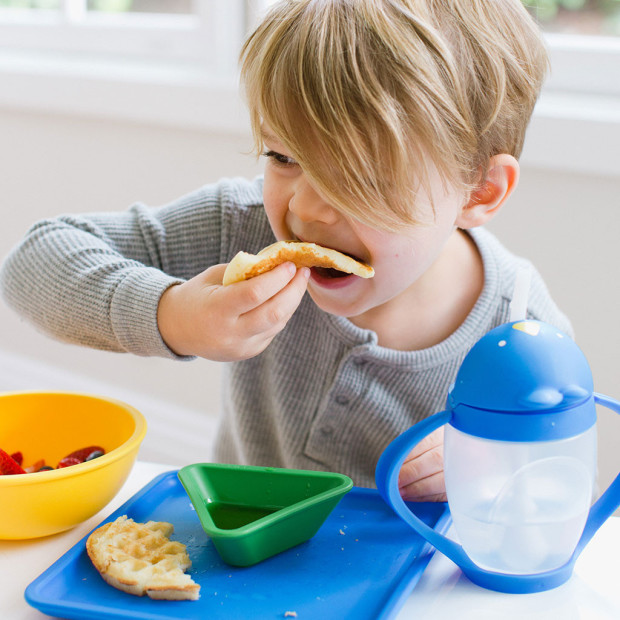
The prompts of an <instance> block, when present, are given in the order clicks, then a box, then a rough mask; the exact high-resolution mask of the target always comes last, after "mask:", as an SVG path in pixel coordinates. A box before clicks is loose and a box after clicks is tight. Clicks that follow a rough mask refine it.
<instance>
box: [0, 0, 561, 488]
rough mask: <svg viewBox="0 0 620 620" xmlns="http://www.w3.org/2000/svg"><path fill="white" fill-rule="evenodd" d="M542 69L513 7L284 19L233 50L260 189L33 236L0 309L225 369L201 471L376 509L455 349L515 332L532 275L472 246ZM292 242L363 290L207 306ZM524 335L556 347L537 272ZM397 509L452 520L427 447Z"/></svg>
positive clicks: (112, 345) (411, 0) (280, 276)
mask: <svg viewBox="0 0 620 620" xmlns="http://www.w3.org/2000/svg"><path fill="white" fill-rule="evenodd" d="M546 66H547V57H546V54H545V50H544V46H543V44H542V43H541V39H540V35H539V33H538V31H537V28H536V26H535V24H534V23H533V22H532V20H531V19H530V17H529V16H528V14H527V13H526V11H525V10H524V9H523V7H522V6H521V3H520V2H519V0H494V1H493V2H489V1H488V0H433V1H431V0H426V1H424V0H390V1H388V0H356V1H355V2H352V1H350V0H289V1H284V2H281V3H279V4H278V5H276V6H275V7H274V8H273V9H272V10H271V12H270V13H269V14H268V15H267V17H266V18H265V19H264V21H263V22H262V23H261V24H260V26H259V27H258V28H257V29H256V31H255V32H254V33H253V34H252V35H251V36H250V37H249V39H248V41H247V42H246V44H245V46H244V48H243V51H242V78H243V83H244V86H245V94H246V98H247V102H248V105H249V110H250V114H251V119H252V127H253V131H254V135H255V139H256V143H257V147H258V148H259V149H260V152H262V153H263V155H264V156H265V158H266V163H265V174H264V178H258V179H256V180H254V181H246V180H242V179H228V180H222V181H220V182H219V183H216V184H214V185H207V186H206V187H203V188H201V189H199V190H197V191H195V192H193V193H191V194H188V195H186V196H184V197H182V198H180V199H179V200H177V201H175V202H174V203H172V204H169V205H166V206H163V207H160V208H155V209H153V208H148V207H146V206H144V205H141V204H138V205H135V206H133V207H132V208H131V209H129V210H128V211H126V212H123V213H110V214H89V215H79V216H78V215H76V216H72V215H65V216H62V217H58V218H56V219H52V220H47V221H42V222H39V223H37V224H36V225H35V226H34V227H33V228H32V229H31V230H30V231H29V232H28V234H27V235H26V237H25V239H24V240H23V241H22V242H21V244H20V245H19V246H18V247H17V248H16V249H15V250H14V251H13V252H12V253H11V255H10V256H9V257H8V258H7V260H6V261H5V263H4V266H3V271H2V278H1V280H2V289H3V294H4V297H5V299H6V301H7V303H9V304H10V305H11V306H12V307H13V308H14V309H15V310H16V311H17V312H18V313H20V314H21V315H22V316H24V317H26V318H28V319H30V320H31V321H32V322H33V323H35V324H37V325H38V326H39V327H41V328H43V329H45V330H46V331H47V332H48V333H49V334H50V335H52V336H54V337H56V338H59V339H61V340H64V341H68V342H73V343H78V344H82V345H86V346H90V347H97V348H100V349H106V350H113V351H126V352H131V353H134V354H137V355H158V356H163V357H169V358H172V359H190V358H191V357H193V356H200V357H204V358H207V359H211V360H219V361H223V362H227V364H226V365H225V370H224V380H225V388H224V392H223V403H222V416H221V426H220V430H219V435H218V439H217V442H216V453H215V455H214V458H215V460H217V461H220V462H234V463H246V464H252V465H265V466H278V467H292V468H300V469H317V470H331V471H338V472H342V473H345V474H348V475H350V476H351V477H352V478H353V480H354V483H355V484H356V485H359V486H373V485H374V470H375V466H376V463H377V460H378V458H379V456H380V455H381V453H382V451H383V450H384V448H385V447H386V446H387V444H388V443H389V442H390V441H391V440H392V439H394V438H395V437H396V436H397V435H399V434H400V433H402V432H403V431H405V430H406V429H407V428H409V427H410V426H411V425H413V424H414V423H416V422H417V421H419V420H421V419H423V418H425V417H427V416H429V415H431V414H432V413H435V412H437V411H440V410H442V409H443V408H444V404H445V401H446V396H447V391H448V387H449V385H450V384H451V382H452V381H453V380H454V377H455V374H456V371H457V370H458V368H459V365H460V363H461V361H462V360H463V358H464V356H465V355H466V353H467V352H468V350H469V349H470V348H471V346H472V345H473V344H474V343H475V342H476V341H477V340H478V339H479V338H480V337H482V336H483V335H484V334H485V333H486V332H487V331H489V330H490V329H492V328H493V327H495V326H497V325H498V324H500V323H502V322H504V321H506V320H508V317H509V304H510V301H511V293H512V290H513V286H514V281H515V275H516V272H517V270H518V269H519V268H520V267H522V266H523V265H525V264H527V263H526V261H524V260H523V259H520V258H517V257H515V256H514V255H512V254H511V253H509V252H508V251H507V250H506V249H505V248H504V247H503V246H502V245H501V244H500V243H499V242H498V241H497V240H496V239H495V238H494V237H493V236H492V235H491V234H490V233H489V232H487V231H486V230H485V229H484V228H481V226H482V225H483V224H486V223H487V222H488V221H489V220H490V219H491V218H492V217H494V216H495V215H496V213H497V212H498V210H499V209H500V207H501V206H502V205H503V204H504V202H505V200H506V199H507V198H508V197H509V196H510V194H511V193H512V191H513V190H514V189H515V187H516V185H517V181H518V178H519V165H518V163H517V158H518V156H519V154H520V151H521V148H522V143H523V139H524V134H525V130H526V126H527V123H528V121H529V118H530V114H531V112H532V109H533V107H534V103H535V101H536V98H537V96H538V93H539V90H540V87H541V83H542V81H543V79H544V75H545V72H546ZM285 239H293V240H302V241H309V242H315V243H318V244H321V245H324V246H327V247H330V248H334V249H337V250H340V251H343V252H345V253H347V254H349V255H351V256H353V257H356V258H358V259H360V260H362V261H364V262H366V263H369V264H370V265H372V267H374V270H375V276H374V277H373V278H371V279H361V278H358V277H356V276H353V275H350V276H342V277H337V274H334V273H332V272H329V271H325V270H320V269H312V270H311V271H310V270H308V269H307V268H302V269H296V268H295V266H294V265H293V264H291V263H286V264H283V265H280V266H279V267H277V268H275V269H274V270H273V271H270V272H268V273H265V274H263V275H260V276H258V277H256V278H253V279H251V280H247V281H243V282H239V283H235V284H232V285H230V286H222V276H223V273H224V269H225V264H226V263H228V262H229V261H230V260H231V258H232V257H233V256H234V255H235V254H236V253H237V252H238V251H239V250H245V251H247V252H251V253H257V252H258V251H259V250H261V249H262V248H263V247H265V246H266V245H268V244H270V243H272V242H274V241H275V240H285ZM306 291H307V293H308V295H305V293H306ZM528 316H529V317H531V318H536V319H540V320H543V321H547V322H549V323H552V324H554V325H556V326H557V327H558V328H560V329H562V330H564V331H566V332H568V333H571V327H570V324H569V323H568V321H567V319H566V318H565V316H564V315H563V314H562V313H561V312H560V311H559V310H558V308H557V307H556V305H555V304H554V302H553V301H552V299H551V297H550V295H549V293H548V291H547V289H546V287H545V285H544V284H543V282H542V280H541V278H540V276H539V275H538V273H537V272H534V276H533V281H532V288H531V291H530V296H529V307H528ZM400 486H401V491H402V494H403V496H404V497H405V498H407V499H417V500H441V499H444V498H445V495H444V484H443V474H442V436H441V433H440V432H436V433H434V434H433V435H431V436H430V438H428V439H427V440H426V441H425V443H423V444H421V445H420V446H418V447H417V448H416V449H415V450H414V451H413V452H412V454H411V455H410V457H409V459H408V460H407V462H406V463H405V465H404V467H403V470H402V472H401V476H400Z"/></svg>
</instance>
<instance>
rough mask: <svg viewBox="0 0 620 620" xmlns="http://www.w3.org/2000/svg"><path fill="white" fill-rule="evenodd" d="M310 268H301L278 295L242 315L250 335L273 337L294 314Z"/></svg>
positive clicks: (305, 286)
mask: <svg viewBox="0 0 620 620" xmlns="http://www.w3.org/2000/svg"><path fill="white" fill-rule="evenodd" d="M308 276H309V270H308V269H307V268H302V269H299V270H298V272H297V273H296V274H295V276H294V277H293V279H292V280H291V281H290V282H289V283H288V284H287V285H286V286H285V287H284V288H283V289H282V290H281V291H279V292H278V293H277V294H276V295H274V296H273V297H271V298H270V299H268V300H267V301H266V302H265V303H263V304H261V305H260V306H259V307H258V308H254V309H253V310H251V311H250V312H247V313H245V314H244V315H242V316H241V317H240V319H241V320H242V321H244V322H245V323H246V329H247V333H248V335H257V334H263V335H264V336H265V337H266V338H273V336H275V335H276V334H277V333H278V332H280V331H281V330H282V329H283V328H284V326H285V325H286V324H287V323H288V321H289V319H290V318H291V317H292V316H293V313H294V312H295V310H297V307H298V306H299V304H300V302H301V299H302V297H303V296H304V293H305V292H306V288H307V284H308Z"/></svg>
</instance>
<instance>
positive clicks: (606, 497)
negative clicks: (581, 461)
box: [571, 392, 620, 562]
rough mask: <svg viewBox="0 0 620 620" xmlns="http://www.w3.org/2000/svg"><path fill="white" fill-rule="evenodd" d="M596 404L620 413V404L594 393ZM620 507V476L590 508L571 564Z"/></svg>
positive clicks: (619, 475)
mask: <svg viewBox="0 0 620 620" xmlns="http://www.w3.org/2000/svg"><path fill="white" fill-rule="evenodd" d="M594 402H595V403H596V404H598V405H603V406H604V407H607V408H608V409H611V410H613V411H615V412H616V413H620V402H618V401H617V400H614V399H613V398H610V397H609V396H604V395H603V394H597V393H596V392H595V393H594ZM618 507H620V474H618V475H617V476H616V478H615V479H614V481H613V482H612V483H611V484H610V485H609V487H608V488H607V490H606V491H605V493H603V495H601V496H600V497H599V498H598V500H597V501H596V502H595V503H594V505H593V506H592V508H590V514H589V515H588V520H587V521H586V524H585V527H584V528H583V534H582V535H581V538H580V539H579V542H578V543H577V547H576V548H575V552H574V553H573V557H572V558H571V562H574V561H575V560H576V559H577V558H578V557H579V554H580V553H581V552H582V550H583V548H584V547H585V546H586V545H587V544H588V543H589V542H590V539H591V538H592V536H594V534H595V533H596V531H597V530H598V528H599V527H601V525H603V523H605V521H606V520H607V519H608V518H609V517H611V515H612V514H613V513H614V511H615V510H617V509H618Z"/></svg>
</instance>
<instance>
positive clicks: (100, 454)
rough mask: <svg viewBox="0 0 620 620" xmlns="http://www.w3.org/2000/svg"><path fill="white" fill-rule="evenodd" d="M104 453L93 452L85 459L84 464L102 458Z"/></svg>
mask: <svg viewBox="0 0 620 620" xmlns="http://www.w3.org/2000/svg"><path fill="white" fill-rule="evenodd" d="M103 455H104V452H103V450H93V451H92V452H91V453H90V454H89V455H88V456H87V457H86V458H85V459H84V462H86V461H92V460H93V459H97V458H99V457H100V456H103Z"/></svg>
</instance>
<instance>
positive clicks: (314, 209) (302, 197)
mask: <svg viewBox="0 0 620 620" xmlns="http://www.w3.org/2000/svg"><path fill="white" fill-rule="evenodd" d="M289 211H291V212H292V213H293V214H295V215H296V216H297V217H298V218H299V219H300V220H301V221H302V222H317V221H320V222H322V223H324V224H333V223H334V222H335V221H336V219H337V218H338V212H337V211H336V210H335V209H334V208H333V207H332V206H331V205H330V204H329V202H327V200H325V198H323V196H321V194H319V192H317V191H316V189H314V187H312V185H311V184H310V183H309V182H308V180H307V179H306V178H300V179H298V182H297V184H296V186H295V191H294V193H293V196H292V197H291V199H290V201H289Z"/></svg>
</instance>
